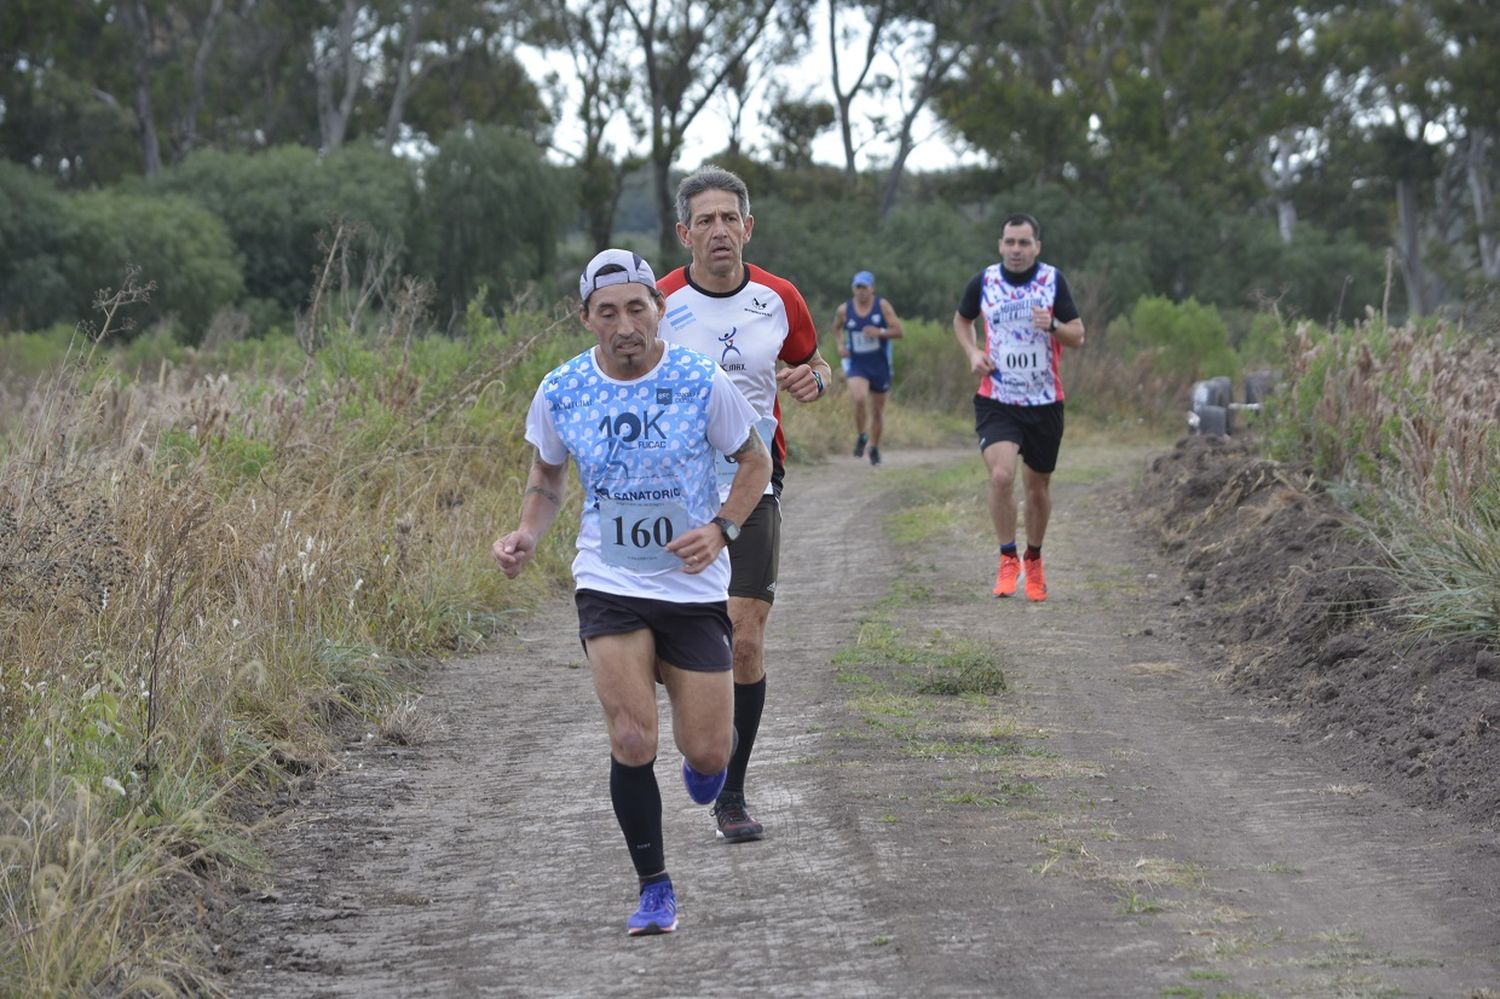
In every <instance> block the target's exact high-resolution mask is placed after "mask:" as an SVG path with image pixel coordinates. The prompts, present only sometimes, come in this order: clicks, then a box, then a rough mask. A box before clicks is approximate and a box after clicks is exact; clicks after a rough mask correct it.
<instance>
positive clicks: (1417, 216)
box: [1396, 177, 1432, 318]
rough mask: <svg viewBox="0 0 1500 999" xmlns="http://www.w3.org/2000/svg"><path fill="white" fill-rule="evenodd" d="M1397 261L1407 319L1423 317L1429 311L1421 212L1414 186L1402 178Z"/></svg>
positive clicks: (1398, 186)
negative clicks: (1398, 262) (1402, 285)
mask: <svg viewBox="0 0 1500 999" xmlns="http://www.w3.org/2000/svg"><path fill="white" fill-rule="evenodd" d="M1396 257H1397V259H1398V260H1399V261H1400V263H1401V279H1402V283H1403V284H1405V286H1406V311H1407V315H1408V316H1410V317H1413V318H1415V317H1416V316H1424V315H1426V314H1427V313H1428V312H1430V311H1431V309H1432V303H1431V302H1429V301H1428V295H1427V268H1426V266H1425V265H1424V263H1423V261H1422V232H1421V209H1420V208H1418V206H1417V190H1416V183H1415V182H1413V181H1411V180H1408V179H1407V178H1405V177H1403V178H1401V179H1399V180H1397V181H1396Z"/></svg>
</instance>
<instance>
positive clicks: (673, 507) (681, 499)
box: [526, 344, 755, 603]
mask: <svg viewBox="0 0 1500 999" xmlns="http://www.w3.org/2000/svg"><path fill="white" fill-rule="evenodd" d="M664 346H665V350H664V351H663V353H662V357H661V360H660V361H658V362H657V364H656V366H655V367H654V368H652V369H651V370H650V371H649V372H647V373H646V374H645V375H644V376H642V377H641V378H637V379H634V380H632V381H620V380H617V379H614V378H611V377H609V376H608V375H606V374H605V373H604V371H603V370H602V369H601V368H600V367H599V365H598V363H597V362H596V361H595V359H594V349H593V348H590V349H589V350H586V351H584V352H583V353H582V354H579V355H578V356H577V357H575V358H573V359H572V360H570V361H566V362H564V363H563V364H561V365H559V366H558V367H556V368H554V369H553V370H552V371H551V372H550V373H548V375H547V376H546V377H545V378H543V379H542V383H541V384H540V385H539V386H537V390H536V395H535V396H533V398H532V400H531V409H530V411H529V412H528V413H527V414H526V439H527V440H528V441H530V442H531V443H532V444H533V445H535V446H536V449H537V454H538V456H539V457H540V458H541V459H542V461H545V462H547V463H548V464H549V465H561V464H563V463H565V462H566V461H567V460H568V456H569V455H572V456H573V461H574V462H575V463H576V464H577V466H578V481H579V484H580V485H581V486H582V487H583V493H584V500H583V516H582V518H581V520H580V523H579V527H578V541H577V548H578V555H577V556H576V557H575V558H574V559H573V580H574V583H575V585H576V586H577V588H578V589H590V590H600V591H602V592H605V593H614V594H618V595H622V596H635V597H648V598H651V599H655V600H670V601H673V602H677V603H706V602H713V601H719V600H724V599H726V598H727V597H728V590H729V552H728V549H725V550H724V551H721V552H720V553H719V557H718V558H717V559H716V560H715V562H714V564H713V565H711V566H709V567H708V568H707V569H704V570H703V571H702V572H700V573H697V574H692V575H690V574H688V573H685V572H683V571H682V561H681V560H680V559H679V558H677V556H675V555H673V554H672V553H670V552H668V551H666V550H665V548H664V546H665V545H666V544H667V543H669V542H670V541H671V540H672V539H673V538H674V537H677V536H678V535H681V534H685V533H686V532H688V531H689V530H692V529H693V528H695V527H700V526H702V525H703V524H706V523H708V522H709V521H710V520H712V519H713V518H714V517H715V516H716V515H717V514H718V512H719V506H720V503H719V491H718V489H717V488H716V485H715V480H714V460H715V457H716V455H717V454H718V453H719V452H730V453H732V452H734V451H737V450H739V448H740V447H741V446H743V445H744V443H745V440H746V438H747V436H748V435H749V431H750V428H751V426H752V425H753V424H754V423H755V411H754V409H752V408H751V406H750V404H749V403H748V402H746V401H745V397H744V396H743V395H741V394H740V391H739V390H738V389H737V388H735V386H734V383H733V382H731V381H730V380H729V377H728V376H727V375H726V374H725V373H724V372H723V371H722V370H720V368H719V366H718V365H717V364H716V363H714V361H713V360H712V359H711V358H708V357H705V356H704V355H702V354H699V353H697V352H695V351H691V350H687V349H685V348H683V347H679V346H674V345H672V344H665V345H664Z"/></svg>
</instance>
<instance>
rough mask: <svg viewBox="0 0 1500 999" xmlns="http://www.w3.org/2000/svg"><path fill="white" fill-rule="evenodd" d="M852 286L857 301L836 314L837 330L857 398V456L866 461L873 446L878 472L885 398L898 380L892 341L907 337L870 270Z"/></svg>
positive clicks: (851, 391)
mask: <svg viewBox="0 0 1500 999" xmlns="http://www.w3.org/2000/svg"><path fill="white" fill-rule="evenodd" d="M850 287H851V288H852V290H853V293H854V294H853V297H852V298H850V299H849V300H848V301H846V302H845V303H844V304H843V305H840V306H839V307H838V311H837V312H835V313H834V316H833V328H834V330H835V331H837V333H838V335H839V356H840V357H842V358H843V359H844V377H845V379H847V381H848V383H849V395H850V397H851V398H852V399H853V400H854V430H855V433H857V434H858V436H857V437H855V439H854V457H856V458H862V457H864V454H865V447H866V445H868V446H869V449H870V464H871V465H874V466H875V467H877V468H878V467H880V436H881V433H882V432H883V431H884V430H885V400H886V396H887V395H888V394H889V392H890V391H891V382H892V380H893V379H894V377H895V363H894V361H893V359H892V353H893V351H892V348H891V341H892V340H898V339H900V338H901V335H902V332H903V331H902V329H901V317H900V316H898V315H896V309H895V307H894V306H893V305H891V303H890V300H889V299H885V298H881V297H880V296H879V295H876V294H875V275H874V274H871V273H870V272H869V271H860V272H859V273H858V274H856V275H854V281H853V282H852V283H851V285H850ZM867 413H868V421H867ZM866 426H868V427H869V432H868V433H866V432H865V428H866Z"/></svg>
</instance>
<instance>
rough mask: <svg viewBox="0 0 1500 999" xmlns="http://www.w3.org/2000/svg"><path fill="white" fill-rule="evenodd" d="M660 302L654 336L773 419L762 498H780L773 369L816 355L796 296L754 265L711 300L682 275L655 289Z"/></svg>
mask: <svg viewBox="0 0 1500 999" xmlns="http://www.w3.org/2000/svg"><path fill="white" fill-rule="evenodd" d="M656 287H657V288H658V289H659V290H660V291H661V293H662V294H663V295H664V296H666V300H667V307H666V311H665V312H664V313H663V315H662V319H661V325H660V327H659V329H658V334H659V335H660V336H661V338H662V339H663V340H666V341H669V342H671V343H680V344H682V345H683V346H685V347H689V348H691V349H693V350H696V351H698V352H700V353H703V354H707V355H708V356H709V357H712V358H714V359H715V360H717V361H718V362H719V366H720V367H721V368H723V369H724V370H725V371H726V372H728V374H729V377H730V380H732V381H733V382H734V384H735V385H736V386H737V387H738V388H739V390H740V391H741V392H742V393H744V396H745V398H746V399H747V400H748V401H749V403H750V405H751V406H752V407H753V408H754V409H755V413H756V416H757V417H758V418H759V419H760V420H762V421H767V425H769V420H772V419H774V420H775V421H776V429H775V433H774V437H773V438H772V439H771V440H768V441H767V442H766V443H767V445H768V446H769V447H770V451H771V457H772V461H773V466H774V471H773V474H772V480H771V485H769V486H767V487H766V491H767V492H773V491H774V492H777V493H779V492H780V483H781V478H782V469H783V462H784V461H785V459H786V435H785V434H783V433H782V430H781V403H780V401H779V399H778V397H777V387H778V386H777V383H776V362H777V361H778V360H782V361H785V362H786V363H787V364H789V365H796V364H805V363H807V362H808V361H810V360H811V359H812V357H813V355H814V354H816V353H817V352H818V327H817V324H816V323H814V322H813V318H812V313H811V312H809V311H808V308H807V303H806V302H805V301H803V299H802V294H801V292H799V291H797V289H796V287H795V286H794V285H793V284H792V283H791V282H790V281H787V280H785V279H784V278H779V277H777V276H776V275H774V274H771V273H769V272H768V271H765V270H763V269H761V268H759V267H757V266H755V265H754V264H746V265H745V280H744V282H743V283H742V284H741V285H740V286H739V288H737V289H735V290H734V291H727V292H712V291H707V290H705V289H703V288H700V287H699V286H698V285H696V284H694V283H693V279H692V278H691V277H690V276H689V275H688V269H687V268H686V267H679V268H677V269H676V270H674V271H672V272H671V273H670V274H668V275H666V276H665V277H663V278H662V279H661V280H659V281H657V283H656Z"/></svg>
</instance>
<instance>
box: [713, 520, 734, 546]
mask: <svg viewBox="0 0 1500 999" xmlns="http://www.w3.org/2000/svg"><path fill="white" fill-rule="evenodd" d="M714 523H715V524H718V525H719V530H720V531H723V532H724V540H725V541H733V540H734V539H735V538H737V537H739V536H740V525H738V524H736V523H735V522H734V521H732V520H730V519H729V518H728V517H715V518H714Z"/></svg>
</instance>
